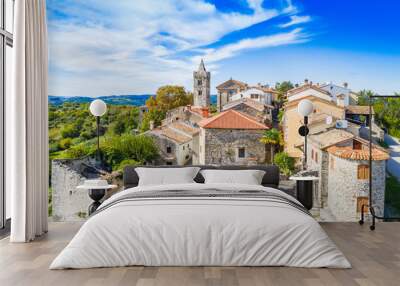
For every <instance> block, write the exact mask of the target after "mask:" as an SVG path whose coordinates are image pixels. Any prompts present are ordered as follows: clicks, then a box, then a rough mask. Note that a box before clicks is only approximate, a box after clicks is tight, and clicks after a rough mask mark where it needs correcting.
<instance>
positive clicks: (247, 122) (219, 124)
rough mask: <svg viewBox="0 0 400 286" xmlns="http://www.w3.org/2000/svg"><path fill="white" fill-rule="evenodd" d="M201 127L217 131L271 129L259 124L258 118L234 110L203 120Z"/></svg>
mask: <svg viewBox="0 0 400 286" xmlns="http://www.w3.org/2000/svg"><path fill="white" fill-rule="evenodd" d="M199 126H201V127H203V128H215V129H256V130H265V129H269V127H268V126H266V125H264V124H262V123H259V122H258V121H257V119H256V118H253V117H251V116H249V115H246V114H243V113H241V112H239V111H236V110H233V109H230V110H228V111H224V112H221V113H219V114H217V115H215V116H213V117H210V118H207V119H203V120H202V121H200V122H199Z"/></svg>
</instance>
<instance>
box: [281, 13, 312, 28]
mask: <svg viewBox="0 0 400 286" xmlns="http://www.w3.org/2000/svg"><path fill="white" fill-rule="evenodd" d="M310 21H311V17H310V16H308V15H305V16H297V15H293V16H290V22H287V23H285V24H281V25H279V27H281V28H287V27H290V26H294V25H298V24H302V23H307V22H310Z"/></svg>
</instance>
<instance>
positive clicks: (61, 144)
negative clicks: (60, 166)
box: [58, 138, 72, 150]
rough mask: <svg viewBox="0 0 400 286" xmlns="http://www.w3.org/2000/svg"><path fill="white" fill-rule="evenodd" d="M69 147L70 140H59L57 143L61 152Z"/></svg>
mask: <svg viewBox="0 0 400 286" xmlns="http://www.w3.org/2000/svg"><path fill="white" fill-rule="evenodd" d="M71 145H72V139H71V138H64V139H61V140H60V142H59V143H58V147H59V148H60V149H61V150H65V149H68V148H69V147H71Z"/></svg>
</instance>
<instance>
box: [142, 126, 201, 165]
mask: <svg viewBox="0 0 400 286" xmlns="http://www.w3.org/2000/svg"><path fill="white" fill-rule="evenodd" d="M198 132H199V128H195V127H193V126H192V125H190V124H187V123H186V122H184V121H174V122H172V123H170V124H168V125H165V126H161V127H159V128H154V129H152V130H149V131H146V132H145V133H144V135H146V136H150V137H152V138H153V139H154V141H155V143H156V144H157V146H158V148H159V155H160V158H159V159H158V161H157V162H156V164H157V165H186V164H189V163H191V161H192V154H193V148H194V147H193V136H194V135H196V134H197V133H198Z"/></svg>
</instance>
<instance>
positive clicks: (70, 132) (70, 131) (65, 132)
mask: <svg viewBox="0 0 400 286" xmlns="http://www.w3.org/2000/svg"><path fill="white" fill-rule="evenodd" d="M79 134H80V132H79V127H78V126H77V125H76V124H67V125H64V126H63V127H62V129H61V137H62V138H75V137H78V136H79Z"/></svg>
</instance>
